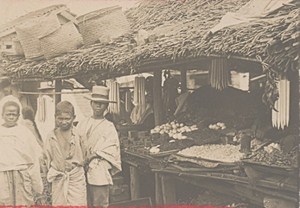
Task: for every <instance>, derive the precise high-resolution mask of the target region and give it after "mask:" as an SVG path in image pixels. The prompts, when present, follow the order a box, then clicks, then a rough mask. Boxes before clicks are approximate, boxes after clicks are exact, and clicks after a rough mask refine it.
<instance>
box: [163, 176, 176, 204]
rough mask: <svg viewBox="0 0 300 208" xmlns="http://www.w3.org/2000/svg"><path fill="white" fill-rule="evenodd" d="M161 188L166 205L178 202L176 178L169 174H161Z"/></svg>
mask: <svg viewBox="0 0 300 208" xmlns="http://www.w3.org/2000/svg"><path fill="white" fill-rule="evenodd" d="M161 189H162V197H163V204H164V205H173V204H176V187H175V180H174V179H173V178H172V177H171V176H168V175H165V174H164V175H161Z"/></svg>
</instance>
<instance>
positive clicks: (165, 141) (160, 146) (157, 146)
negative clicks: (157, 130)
mask: <svg viewBox="0 0 300 208" xmlns="http://www.w3.org/2000/svg"><path fill="white" fill-rule="evenodd" d="M194 144H195V143H194V141H192V140H189V139H184V140H174V139H172V138H166V137H164V138H162V139H161V140H160V141H157V140H156V141H153V142H152V143H151V146H150V147H149V146H148V147H146V148H147V149H148V150H149V154H150V155H151V156H156V157H162V156H168V155H171V154H174V153H176V152H178V151H179V150H181V149H184V148H187V147H190V146H192V145H194Z"/></svg>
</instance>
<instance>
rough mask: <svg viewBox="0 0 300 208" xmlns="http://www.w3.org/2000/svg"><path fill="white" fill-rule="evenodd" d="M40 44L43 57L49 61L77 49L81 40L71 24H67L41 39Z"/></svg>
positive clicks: (81, 43)
mask: <svg viewBox="0 0 300 208" xmlns="http://www.w3.org/2000/svg"><path fill="white" fill-rule="evenodd" d="M40 43H41V48H42V52H43V54H44V57H45V58H48V59H49V58H52V57H55V56H58V55H61V54H63V53H67V52H69V51H72V50H75V49H77V48H79V47H80V46H82V45H83V40H82V36H81V34H80V33H79V32H78V30H77V28H76V27H75V25H74V24H73V22H68V23H66V24H64V25H62V26H61V27H60V28H59V29H57V30H56V31H54V32H53V33H50V34H48V35H46V36H44V37H41V38H40Z"/></svg>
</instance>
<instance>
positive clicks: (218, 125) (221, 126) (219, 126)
mask: <svg viewBox="0 0 300 208" xmlns="http://www.w3.org/2000/svg"><path fill="white" fill-rule="evenodd" d="M208 128H209V129H213V130H220V129H222V130H223V129H226V125H225V124H224V123H221V122H218V123H216V124H210V125H209V126H208Z"/></svg>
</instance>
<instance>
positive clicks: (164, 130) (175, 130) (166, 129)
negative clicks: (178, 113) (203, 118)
mask: <svg viewBox="0 0 300 208" xmlns="http://www.w3.org/2000/svg"><path fill="white" fill-rule="evenodd" d="M196 130H198V128H197V126H196V125H192V126H186V125H184V124H183V123H177V122H175V121H172V122H171V123H166V124H163V125H161V126H156V127H155V128H154V129H151V131H150V133H151V134H168V135H169V137H171V138H173V139H187V136H185V135H182V133H185V132H191V131H196Z"/></svg>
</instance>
